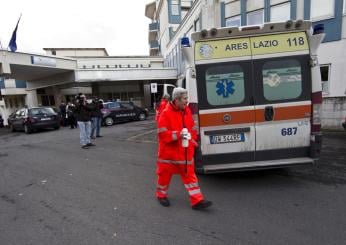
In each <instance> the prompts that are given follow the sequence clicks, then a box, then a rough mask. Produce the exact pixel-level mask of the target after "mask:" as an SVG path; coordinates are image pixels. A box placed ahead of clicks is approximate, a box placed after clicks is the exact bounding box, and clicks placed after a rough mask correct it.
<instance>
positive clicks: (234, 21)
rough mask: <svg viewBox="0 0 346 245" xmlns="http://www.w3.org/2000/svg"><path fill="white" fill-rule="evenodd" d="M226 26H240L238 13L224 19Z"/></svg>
mask: <svg viewBox="0 0 346 245" xmlns="http://www.w3.org/2000/svg"><path fill="white" fill-rule="evenodd" d="M226 26H229V27H232V26H241V17H240V15H238V16H234V17H231V18H227V19H226Z"/></svg>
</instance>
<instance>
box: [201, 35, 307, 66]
mask: <svg viewBox="0 0 346 245" xmlns="http://www.w3.org/2000/svg"><path fill="white" fill-rule="evenodd" d="M305 50H309V46H308V41H307V37H306V33H305V32H293V33H285V34H275V35H265V36H257V37H248V38H234V39H228V40H213V41H200V42H197V43H196V45H195V60H196V61H198V60H210V59H222V58H233V57H242V56H251V55H262V54H274V53H284V52H296V51H305Z"/></svg>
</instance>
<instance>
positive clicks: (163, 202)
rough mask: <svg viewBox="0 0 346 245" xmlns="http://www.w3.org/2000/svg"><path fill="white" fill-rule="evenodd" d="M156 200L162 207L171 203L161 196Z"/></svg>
mask: <svg viewBox="0 0 346 245" xmlns="http://www.w3.org/2000/svg"><path fill="white" fill-rule="evenodd" d="M157 200H158V201H159V203H160V204H161V205H162V206H164V207H168V206H169V205H171V204H170V203H169V200H168V198H167V197H163V198H161V197H158V198H157Z"/></svg>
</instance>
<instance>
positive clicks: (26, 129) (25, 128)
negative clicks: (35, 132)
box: [24, 124, 31, 134]
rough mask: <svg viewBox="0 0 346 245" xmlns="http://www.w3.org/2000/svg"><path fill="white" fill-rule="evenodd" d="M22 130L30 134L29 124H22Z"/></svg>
mask: <svg viewBox="0 0 346 245" xmlns="http://www.w3.org/2000/svg"><path fill="white" fill-rule="evenodd" d="M24 132H25V133H26V134H30V133H31V129H30V128H29V126H28V125H26V124H25V125H24Z"/></svg>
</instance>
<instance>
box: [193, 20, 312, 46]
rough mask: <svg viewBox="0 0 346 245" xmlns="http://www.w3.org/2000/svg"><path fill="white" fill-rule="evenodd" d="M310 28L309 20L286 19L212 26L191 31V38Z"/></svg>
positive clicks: (210, 37)
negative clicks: (252, 23) (236, 25)
mask: <svg viewBox="0 0 346 245" xmlns="http://www.w3.org/2000/svg"><path fill="white" fill-rule="evenodd" d="M310 28H311V21H304V20H297V21H292V20H288V21H286V22H277V23H265V24H263V25H254V26H244V27H224V28H219V29H216V28H212V29H210V30H209V31H208V30H202V31H200V32H195V33H192V35H191V38H192V40H194V41H199V40H208V39H214V38H227V37H237V36H247V35H253V34H259V35H260V34H270V33H274V32H276V33H279V32H287V31H292V32H293V31H307V30H309V29H310Z"/></svg>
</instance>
